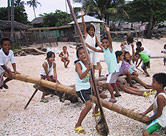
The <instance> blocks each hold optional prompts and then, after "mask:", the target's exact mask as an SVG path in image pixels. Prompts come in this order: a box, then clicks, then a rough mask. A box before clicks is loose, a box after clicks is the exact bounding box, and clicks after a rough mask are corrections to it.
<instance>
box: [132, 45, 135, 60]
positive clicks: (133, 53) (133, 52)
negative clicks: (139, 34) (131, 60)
mask: <svg viewBox="0 0 166 136" xmlns="http://www.w3.org/2000/svg"><path fill="white" fill-rule="evenodd" d="M131 48H132V57H134V55H135V51H134V44H133V43H131Z"/></svg>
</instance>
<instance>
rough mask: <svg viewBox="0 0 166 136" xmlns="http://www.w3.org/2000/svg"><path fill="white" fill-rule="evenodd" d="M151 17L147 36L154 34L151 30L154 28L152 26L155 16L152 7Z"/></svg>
mask: <svg viewBox="0 0 166 136" xmlns="http://www.w3.org/2000/svg"><path fill="white" fill-rule="evenodd" d="M150 15H151V16H150V19H149V24H148V30H147V38H149V39H150V38H151V36H152V34H151V30H152V28H153V17H154V15H153V10H152V8H150Z"/></svg>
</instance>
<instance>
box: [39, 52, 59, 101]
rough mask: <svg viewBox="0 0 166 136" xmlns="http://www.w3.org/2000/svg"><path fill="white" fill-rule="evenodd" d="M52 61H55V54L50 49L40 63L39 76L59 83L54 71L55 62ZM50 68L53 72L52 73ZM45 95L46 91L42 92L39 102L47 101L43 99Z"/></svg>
mask: <svg viewBox="0 0 166 136" xmlns="http://www.w3.org/2000/svg"><path fill="white" fill-rule="evenodd" d="M54 61H55V54H54V53H53V52H52V51H49V52H48V53H47V57H46V61H45V62H44V63H43V65H42V69H41V72H40V76H41V78H42V79H44V80H48V81H52V82H56V83H59V81H58V79H57V73H56V63H55V62H54ZM52 70H53V72H54V74H52ZM45 95H46V93H43V94H42V97H41V100H40V102H44V103H46V102H48V100H47V99H45Z"/></svg>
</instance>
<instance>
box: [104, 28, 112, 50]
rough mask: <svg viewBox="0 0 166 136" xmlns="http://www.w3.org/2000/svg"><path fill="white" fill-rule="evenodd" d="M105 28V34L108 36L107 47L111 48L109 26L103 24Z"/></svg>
mask: <svg viewBox="0 0 166 136" xmlns="http://www.w3.org/2000/svg"><path fill="white" fill-rule="evenodd" d="M104 27H105V30H106V32H107V36H108V41H109V48H111V49H112V39H111V35H110V28H109V27H108V26H106V25H104Z"/></svg>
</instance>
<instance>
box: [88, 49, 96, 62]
mask: <svg viewBox="0 0 166 136" xmlns="http://www.w3.org/2000/svg"><path fill="white" fill-rule="evenodd" d="M89 56H90V61H91V63H92V64H93V65H97V58H96V55H95V52H91V51H90V52H89Z"/></svg>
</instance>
